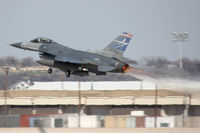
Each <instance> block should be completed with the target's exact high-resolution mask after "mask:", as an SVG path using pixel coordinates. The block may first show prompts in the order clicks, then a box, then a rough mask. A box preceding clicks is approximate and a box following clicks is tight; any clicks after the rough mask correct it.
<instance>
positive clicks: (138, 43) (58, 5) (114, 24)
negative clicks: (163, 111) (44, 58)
mask: <svg viewBox="0 0 200 133" xmlns="http://www.w3.org/2000/svg"><path fill="white" fill-rule="evenodd" d="M124 31H127V32H131V33H133V34H134V37H133V39H132V41H131V43H130V44H129V46H128V48H127V50H126V52H125V54H124V56H125V57H129V58H132V59H135V60H138V59H141V58H143V57H165V58H167V59H169V60H176V59H177V58H178V44H177V43H174V42H172V39H173V38H174V37H173V36H172V35H171V32H174V31H177V32H189V41H187V42H184V43H183V55H184V56H185V57H188V58H191V59H199V57H200V52H199V51H200V0H0V46H1V48H0V57H5V56H16V57H19V58H23V57H27V56H31V57H34V58H35V59H37V58H39V57H38V54H37V53H35V52H31V51H23V50H20V49H16V48H12V47H10V46H8V44H10V43H15V42H21V41H29V40H32V39H33V38H36V37H39V36H42V37H48V38H51V39H52V40H55V41H57V42H59V43H61V44H63V45H66V46H68V47H72V48H76V49H79V50H88V49H92V50H95V49H96V50H97V49H103V48H104V47H105V46H106V45H108V44H109V43H110V42H111V41H112V40H113V39H114V38H115V37H116V36H118V35H119V34H120V33H121V32H124Z"/></svg>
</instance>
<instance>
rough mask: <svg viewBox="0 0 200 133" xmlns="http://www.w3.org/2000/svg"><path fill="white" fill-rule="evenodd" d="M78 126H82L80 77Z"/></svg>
mask: <svg viewBox="0 0 200 133" xmlns="http://www.w3.org/2000/svg"><path fill="white" fill-rule="evenodd" d="M78 99H79V103H78V127H79V128H80V127H81V80H80V77H78Z"/></svg>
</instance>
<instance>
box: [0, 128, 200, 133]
mask: <svg viewBox="0 0 200 133" xmlns="http://www.w3.org/2000/svg"><path fill="white" fill-rule="evenodd" d="M199 130H200V129H199V128H45V129H39V128H0V133H80V132H81V133H113V132H114V133H147V132H148V133H169V132H170V133H191V132H192V133H199Z"/></svg>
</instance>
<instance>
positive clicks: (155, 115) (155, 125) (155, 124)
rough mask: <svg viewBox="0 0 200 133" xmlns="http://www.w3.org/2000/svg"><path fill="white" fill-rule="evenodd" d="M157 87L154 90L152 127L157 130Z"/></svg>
mask: <svg viewBox="0 0 200 133" xmlns="http://www.w3.org/2000/svg"><path fill="white" fill-rule="evenodd" d="M157 105H158V86H157V85H156V88H155V110H154V119H155V121H154V127H155V128H157V115H158V113H157V112H158V106H157Z"/></svg>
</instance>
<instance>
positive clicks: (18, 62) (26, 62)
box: [0, 56, 38, 67]
mask: <svg viewBox="0 0 200 133" xmlns="http://www.w3.org/2000/svg"><path fill="white" fill-rule="evenodd" d="M36 65H38V64H37V63H36V62H35V61H34V59H33V58H31V57H26V58H23V59H18V58H16V57H13V56H8V57H3V58H0V66H21V67H25V66H36Z"/></svg>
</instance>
